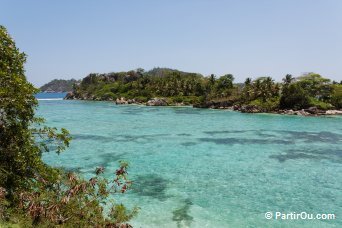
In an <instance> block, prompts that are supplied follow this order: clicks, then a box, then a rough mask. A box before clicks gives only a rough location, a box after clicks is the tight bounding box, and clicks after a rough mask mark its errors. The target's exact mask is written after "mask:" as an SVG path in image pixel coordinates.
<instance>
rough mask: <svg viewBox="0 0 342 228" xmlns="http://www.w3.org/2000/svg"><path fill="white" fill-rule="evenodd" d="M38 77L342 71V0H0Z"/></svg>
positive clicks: (1, 16) (30, 74)
mask: <svg viewBox="0 0 342 228" xmlns="http://www.w3.org/2000/svg"><path fill="white" fill-rule="evenodd" d="M0 24H2V25H4V26H6V27H7V29H8V30H9V32H10V34H11V35H12V37H13V38H14V39H15V40H16V43H17V46H18V47H19V48H20V49H21V51H24V52H25V53H27V54H28V61H27V64H26V73H27V78H28V79H29V81H31V82H32V83H34V84H35V85H37V86H40V85H42V84H44V83H46V82H48V81H50V80H51V79H54V78H65V79H68V78H76V79H79V78H83V77H85V76H86V75H87V74H88V73H91V72H98V73H106V72H112V71H127V70H130V69H135V68H138V67H142V68H144V69H146V70H148V69H151V68H153V67H158V66H159V67H170V68H176V69H180V70H184V71H192V72H198V73H202V74H204V75H208V74H211V73H214V74H216V75H223V74H226V73H232V74H234V76H235V78H236V81H237V82H242V81H244V79H245V78H246V77H253V78H256V77H258V76H265V75H267V76H272V77H273V78H275V79H276V80H278V81H280V80H281V78H282V77H283V76H284V75H285V74H287V73H291V74H293V75H294V76H298V75H300V74H301V73H302V72H317V73H320V74H322V75H323V76H326V77H329V78H330V79H334V80H342V29H341V28H342V1H340V0H316V1H312V0H268V1H266V0H249V1H248V0H240V1H238V0H236V1H229V0H226V1H224V0H172V1H171V0H145V1H141V0H135V1H133V0H126V1H115V0H112V1H106V0H101V1H95V0H88V1H87V0H58V1H57V0H55V1H43V0H35V1H24V0H22V1H20V0H0Z"/></svg>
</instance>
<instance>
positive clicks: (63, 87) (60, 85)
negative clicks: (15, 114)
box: [40, 79, 77, 92]
mask: <svg viewBox="0 0 342 228" xmlns="http://www.w3.org/2000/svg"><path fill="white" fill-rule="evenodd" d="M75 83H77V81H76V80H75V79H70V80H64V79H54V80H52V81H51V82H49V83H46V84H45V85H43V86H42V87H40V90H41V91H42V92H70V91H72V90H73V85H74V84H75Z"/></svg>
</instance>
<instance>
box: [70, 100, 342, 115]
mask: <svg viewBox="0 0 342 228" xmlns="http://www.w3.org/2000/svg"><path fill="white" fill-rule="evenodd" d="M64 100H83V101H107V102H113V103H115V104H116V105H138V106H158V107H161V106H162V107H192V108H198V109H215V110H231V111H236V112H240V113H252V114H256V113H259V114H277V115H288V116H293V115H296V116H310V117H321V116H339V115H342V110H336V109H328V110H321V109H318V108H317V107H309V108H307V109H300V110H293V109H279V110H271V111H267V110H262V109H260V108H259V107H257V106H254V105H227V104H228V103H227V102H223V103H222V102H216V103H215V102H206V103H202V104H184V103H167V98H152V99H150V100H148V101H147V102H140V101H137V100H135V99H125V98H123V97H121V98H120V99H119V98H118V99H116V100H115V101H114V100H99V99H95V100H94V99H78V98H76V97H70V96H69V97H68V96H66V97H64Z"/></svg>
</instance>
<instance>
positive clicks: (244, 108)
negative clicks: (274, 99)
mask: <svg viewBox="0 0 342 228" xmlns="http://www.w3.org/2000/svg"><path fill="white" fill-rule="evenodd" d="M193 107H194V108H211V109H230V110H234V111H239V112H241V113H273V114H280V115H297V116H326V115H342V110H321V109H318V108H317V107H309V108H307V109H300V110H293V109H279V110H272V111H269V110H265V109H262V108H260V107H258V106H256V105H229V102H228V103H227V102H216V103H215V102H207V103H205V104H199V105H193Z"/></svg>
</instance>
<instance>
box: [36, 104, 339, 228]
mask: <svg viewBox="0 0 342 228" xmlns="http://www.w3.org/2000/svg"><path fill="white" fill-rule="evenodd" d="M39 104H40V106H39V109H38V115H40V116H43V117H45V118H46V120H47V122H48V124H49V125H51V126H57V127H65V128H67V129H68V130H69V131H70V132H71V134H72V135H73V137H74V139H73V141H72V143H71V146H70V148H69V149H68V150H67V151H66V152H64V153H62V154H61V155H59V156H57V155H55V154H54V153H47V154H45V155H44V159H45V161H46V162H47V163H49V164H52V165H54V166H61V167H65V168H67V169H69V170H77V171H78V172H80V173H82V174H83V175H84V176H85V177H89V176H90V175H91V174H92V172H93V171H94V168H95V167H97V166H101V165H102V166H105V167H106V168H107V172H106V175H107V176H108V177H110V176H111V175H112V173H113V172H114V170H115V169H116V168H117V165H118V161H119V160H126V161H129V163H130V165H131V167H130V169H129V175H130V178H131V179H133V180H135V184H134V186H133V187H134V189H133V190H132V191H130V192H129V193H127V194H123V195H119V196H117V197H116V198H115V199H116V200H117V202H123V203H125V204H126V205H128V206H130V207H133V206H135V205H136V206H139V207H140V208H141V209H140V212H139V214H138V216H137V217H136V218H135V219H134V220H133V221H132V222H131V223H132V225H134V227H341V226H342V221H341V216H342V191H341V190H342V172H341V171H342V118H341V117H318V118H315V117H298V116H280V115H272V114H241V113H238V112H233V111H223V110H208V109H193V108H191V107H145V106H116V105H115V104H113V103H110V102H87V101H63V100H52V101H50V100H41V101H39ZM268 211H271V212H275V211H280V212H284V213H290V212H302V211H305V212H308V213H335V214H336V216H337V219H336V220H292V221H291V220H285V221H284V220H274V219H271V220H267V219H265V217H264V213H265V212H268Z"/></svg>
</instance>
